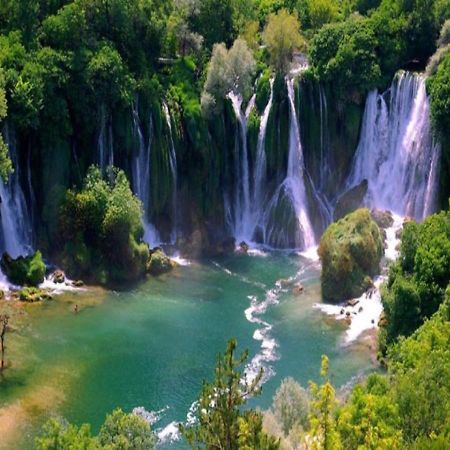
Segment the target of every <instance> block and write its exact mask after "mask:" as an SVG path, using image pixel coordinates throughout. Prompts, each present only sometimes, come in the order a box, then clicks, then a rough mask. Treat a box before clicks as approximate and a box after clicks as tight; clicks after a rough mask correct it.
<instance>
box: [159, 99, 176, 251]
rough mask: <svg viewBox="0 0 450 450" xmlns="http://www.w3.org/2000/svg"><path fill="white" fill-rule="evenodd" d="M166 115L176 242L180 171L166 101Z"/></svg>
mask: <svg viewBox="0 0 450 450" xmlns="http://www.w3.org/2000/svg"><path fill="white" fill-rule="evenodd" d="M162 106H163V111H164V116H165V118H166V122H167V129H168V131H169V165H170V172H171V174H172V232H171V235H170V239H171V242H172V243H175V241H176V239H177V234H178V223H177V222H178V205H177V201H178V195H177V194H178V192H177V189H178V173H177V170H178V169H177V153H176V151H175V144H174V141H173V133H172V122H171V119H170V111H169V107H168V105H167V103H166V102H163V104H162Z"/></svg>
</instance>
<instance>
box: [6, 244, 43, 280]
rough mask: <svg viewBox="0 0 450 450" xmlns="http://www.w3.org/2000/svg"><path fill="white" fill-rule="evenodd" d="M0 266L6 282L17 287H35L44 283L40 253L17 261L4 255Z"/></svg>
mask: <svg viewBox="0 0 450 450" xmlns="http://www.w3.org/2000/svg"><path fill="white" fill-rule="evenodd" d="M0 265H1V268H2V271H3V273H4V274H5V275H6V276H7V278H8V280H9V281H10V282H11V283H13V284H16V285H18V286H37V285H38V284H40V283H42V282H43V281H44V277H45V264H44V261H43V260H42V254H41V252H40V251H37V252H36V253H35V254H34V255H29V256H19V257H18V258H17V259H14V258H12V257H11V256H10V255H8V253H4V254H3V256H2V260H1V262H0Z"/></svg>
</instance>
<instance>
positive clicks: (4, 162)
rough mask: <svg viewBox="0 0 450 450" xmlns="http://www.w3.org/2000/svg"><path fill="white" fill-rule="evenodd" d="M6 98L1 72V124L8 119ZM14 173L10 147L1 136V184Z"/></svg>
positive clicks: (0, 73)
mask: <svg viewBox="0 0 450 450" xmlns="http://www.w3.org/2000/svg"><path fill="white" fill-rule="evenodd" d="M6 113H7V107H6V97H5V88H4V78H3V73H2V72H1V71H0V123H1V122H2V120H3V119H4V118H5V117H6ZM11 172H12V162H11V160H10V159H9V154H8V147H7V146H6V144H5V141H4V140H3V136H0V183H1V182H2V181H3V182H4V183H5V182H6V181H7V180H8V177H9V175H10V173H11Z"/></svg>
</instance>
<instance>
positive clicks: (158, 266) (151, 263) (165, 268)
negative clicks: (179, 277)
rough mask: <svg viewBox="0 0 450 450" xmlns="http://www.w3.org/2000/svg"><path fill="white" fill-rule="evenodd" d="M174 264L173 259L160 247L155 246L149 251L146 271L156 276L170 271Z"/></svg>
mask: <svg viewBox="0 0 450 450" xmlns="http://www.w3.org/2000/svg"><path fill="white" fill-rule="evenodd" d="M175 266H176V263H175V261H172V260H171V259H170V258H169V257H168V256H167V255H166V254H165V253H164V251H163V250H162V249H161V248H155V249H153V250H152V251H151V253H150V258H149V259H148V262H147V272H148V273H149V274H150V275H154V276H158V275H161V274H163V273H167V272H170V271H171V270H172V269H173V268H174V267H175Z"/></svg>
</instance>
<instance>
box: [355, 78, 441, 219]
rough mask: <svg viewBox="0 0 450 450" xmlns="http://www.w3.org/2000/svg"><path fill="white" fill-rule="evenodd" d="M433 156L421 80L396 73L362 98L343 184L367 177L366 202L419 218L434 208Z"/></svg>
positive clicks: (435, 176)
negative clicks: (349, 167)
mask: <svg viewBox="0 0 450 450" xmlns="http://www.w3.org/2000/svg"><path fill="white" fill-rule="evenodd" d="M439 158H440V146H439V144H438V143H437V142H436V141H435V140H434V139H433V135H432V130H431V123H430V104H429V99H428V96H427V93H426V87H425V78H424V77H423V76H422V75H417V74H412V73H409V72H402V73H401V74H399V75H398V77H397V78H396V79H395V80H394V82H393V83H392V86H391V87H390V88H389V89H388V90H387V91H386V92H384V93H382V94H379V93H378V92H377V91H372V92H370V94H369V96H368V98H367V102H366V108H365V111H364V117H363V124H362V130H361V138H360V142H359V144H358V148H357V150H356V153H355V157H354V161H353V165H352V170H351V173H350V176H349V178H348V182H347V187H352V186H355V185H357V184H358V183H360V182H361V181H362V180H364V179H367V180H368V183H369V188H368V193H367V196H366V202H367V204H368V206H370V207H377V208H384V209H389V210H391V211H393V212H394V213H396V214H399V215H402V216H405V215H407V216H411V217H413V218H415V219H417V220H421V219H423V218H424V217H426V216H427V215H429V214H431V213H432V212H433V211H434V210H435V193H436V191H437V186H436V185H437V180H438V172H439V170H438V166H439Z"/></svg>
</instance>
